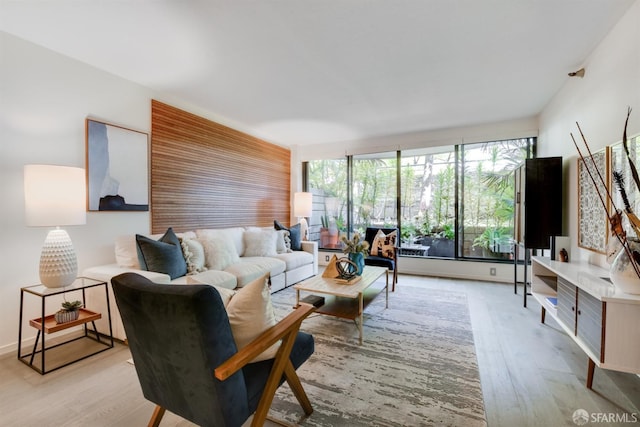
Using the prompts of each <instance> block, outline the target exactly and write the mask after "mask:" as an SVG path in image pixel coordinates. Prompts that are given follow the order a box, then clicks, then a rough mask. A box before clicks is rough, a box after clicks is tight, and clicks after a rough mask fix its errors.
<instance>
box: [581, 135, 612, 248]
mask: <svg viewBox="0 0 640 427" xmlns="http://www.w3.org/2000/svg"><path fill="white" fill-rule="evenodd" d="M584 160H585V161H584V162H583V161H582V159H581V158H580V157H578V246H580V247H581V248H584V249H589V250H591V251H594V252H599V253H603V254H604V253H606V250H607V240H608V236H609V218H608V217H607V212H608V208H609V203H608V200H607V199H608V196H607V190H608V188H607V187H608V183H609V148H608V147H607V148H604V149H602V150H600V151H598V152H596V153H593V155H592V156H588V157H585V158H584ZM590 173H591V175H590ZM598 174H599V175H598ZM600 176H601V177H602V180H601V179H600ZM592 177H593V180H592ZM594 180H595V182H596V183H597V184H598V186H597V187H596V186H595V185H594ZM598 193H599V194H600V195H598ZM600 196H602V199H603V200H604V203H605V206H606V208H604V207H603V205H602V201H601V199H600Z"/></svg>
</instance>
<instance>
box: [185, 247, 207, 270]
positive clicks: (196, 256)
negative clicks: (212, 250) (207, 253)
mask: <svg viewBox="0 0 640 427" xmlns="http://www.w3.org/2000/svg"><path fill="white" fill-rule="evenodd" d="M180 244H181V246H182V254H183V255H184V260H185V261H186V262H187V274H196V273H201V272H203V271H206V270H207V267H205V266H204V263H205V257H204V248H203V247H202V243H200V242H199V241H197V240H195V239H180Z"/></svg>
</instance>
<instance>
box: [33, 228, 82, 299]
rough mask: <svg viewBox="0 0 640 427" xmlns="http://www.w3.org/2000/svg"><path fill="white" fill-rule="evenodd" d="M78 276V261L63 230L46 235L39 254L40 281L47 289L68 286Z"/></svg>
mask: <svg viewBox="0 0 640 427" xmlns="http://www.w3.org/2000/svg"><path fill="white" fill-rule="evenodd" d="M77 274H78V261H77V259H76V252H75V250H74V249H73V243H71V238H70V237H69V234H67V232H66V231H65V230H61V229H59V228H58V229H55V230H51V231H50V232H49V234H47V238H46V240H45V241H44V245H43V246H42V253H41V254H40V281H41V282H42V284H43V285H45V286H46V287H47V288H61V287H63V286H67V285H70V284H71V283H73V281H74V280H75V279H76V276H77Z"/></svg>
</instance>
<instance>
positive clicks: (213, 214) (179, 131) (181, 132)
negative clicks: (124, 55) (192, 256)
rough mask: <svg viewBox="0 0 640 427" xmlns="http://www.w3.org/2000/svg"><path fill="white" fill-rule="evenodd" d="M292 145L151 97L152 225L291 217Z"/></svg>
mask: <svg viewBox="0 0 640 427" xmlns="http://www.w3.org/2000/svg"><path fill="white" fill-rule="evenodd" d="M290 180H291V151H290V150H288V149H286V148H283V147H279V146H277V145H274V144H270V143H268V142H265V141H262V140H260V139H258V138H255V137H252V136H250V135H247V134H244V133H242V132H239V131H237V130H234V129H231V128H229V127H226V126H223V125H221V124H218V123H215V122H213V121H210V120H207V119H204V118H202V117H199V116H197V115H194V114H191V113H188V112H186V111H182V110H180V109H178V108H175V107H172V106H170V105H167V104H164V103H161V102H159V101H156V100H152V101H151V231H152V232H153V233H162V232H164V231H165V230H166V229H167V228H168V227H173V228H174V230H175V231H185V230H194V229H198V228H221V227H233V226H247V225H256V226H269V225H273V220H274V219H278V220H280V221H282V222H283V223H285V224H286V223H288V222H289V218H290V200H291V197H290Z"/></svg>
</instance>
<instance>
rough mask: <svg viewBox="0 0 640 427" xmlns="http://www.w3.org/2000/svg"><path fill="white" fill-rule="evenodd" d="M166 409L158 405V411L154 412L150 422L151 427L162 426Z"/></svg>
mask: <svg viewBox="0 0 640 427" xmlns="http://www.w3.org/2000/svg"><path fill="white" fill-rule="evenodd" d="M164 411H165V409H164V408H163V407H162V406H160V405H157V406H156V409H154V410H153V415H151V419H150V420H149V424H148V426H149V427H158V426H159V425H160V421H162V417H163V416H164Z"/></svg>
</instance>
